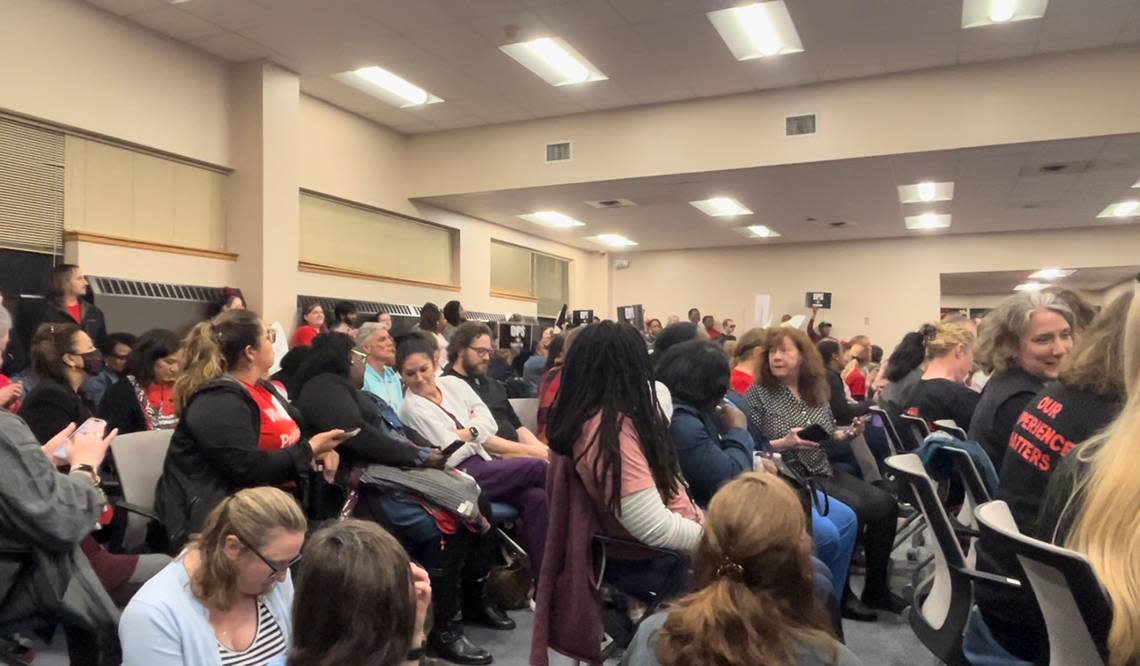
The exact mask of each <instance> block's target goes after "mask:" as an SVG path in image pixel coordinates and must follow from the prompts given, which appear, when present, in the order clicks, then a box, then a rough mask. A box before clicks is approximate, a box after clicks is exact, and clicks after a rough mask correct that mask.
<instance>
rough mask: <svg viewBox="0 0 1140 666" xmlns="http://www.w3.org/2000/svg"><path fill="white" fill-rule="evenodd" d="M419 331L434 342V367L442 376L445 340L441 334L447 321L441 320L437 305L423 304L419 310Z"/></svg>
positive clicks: (445, 362)
mask: <svg viewBox="0 0 1140 666" xmlns="http://www.w3.org/2000/svg"><path fill="white" fill-rule="evenodd" d="M419 329H420V330H421V331H424V332H425V333H427V334H428V335H430V336H431V337H432V339H434V340H435V345H436V352H435V365H436V368H437V369H438V370H439V373H440V374H443V369H444V368H445V367H446V366H447V338H445V337H443V332H444V331H445V330H447V320H446V319H444V318H443V313H442V312H440V310H439V306H438V305H436V304H435V303H424V306H423V307H422V308H420V323H419Z"/></svg>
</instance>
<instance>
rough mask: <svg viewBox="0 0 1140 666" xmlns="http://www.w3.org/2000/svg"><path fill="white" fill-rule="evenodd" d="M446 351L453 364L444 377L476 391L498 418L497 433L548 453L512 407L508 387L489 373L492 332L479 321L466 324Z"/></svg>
mask: <svg viewBox="0 0 1140 666" xmlns="http://www.w3.org/2000/svg"><path fill="white" fill-rule="evenodd" d="M447 351H448V360H449V361H450V363H449V365H448V366H447V368H446V369H445V370H444V371H443V374H444V375H452V376H454V377H458V378H460V379H462V380H463V381H465V382H467V384H468V385H469V386H470V387H471V388H472V389H473V390H474V391H475V393H476V395H478V396H479V399H481V400H482V401H483V402H484V403H485V404H486V405H487V408H488V409H490V410H491V415H492V416H494V417H495V423H497V424H498V426H499V431H498V432H497V433H496V434H497V435H498V436H499V437H502V438H503V439H505V440H508V441H510V442H518V443H519V444H524V445H527V446H528V447H535V448H534V449H533V450H535V451H541V450H545V449H546V446H545V445H544V444H542V442H540V441H538V437H535V435H534V433H532V432H531V431H530V430H528V429H527V428H524V427H523V425H522V421H520V420H519V417H518V415H517V414H515V410H514V408H513V407H511V402H510V399H509V397H508V395H507V389H506V387H505V386H503V383H502V382H500V381H499V380H497V379H495V378H494V377H491V376H490V375H489V374H488V370H489V368H490V367H491V356H492V355H493V354H494V353H495V348H494V346H493V345H492V344H491V329H490V328H488V327H487V325H486V324H482V323H479V322H474V321H469V322H466V323H463V324H461V325H460V326H459V327H458V328H456V329H455V335H453V336H452V337H451V342H450V343H449V344H448V348H447Z"/></svg>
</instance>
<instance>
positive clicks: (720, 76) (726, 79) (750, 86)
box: [683, 67, 814, 97]
mask: <svg viewBox="0 0 1140 666" xmlns="http://www.w3.org/2000/svg"><path fill="white" fill-rule="evenodd" d="M683 76H684V77H685V80H686V81H688V83H689V87H690V88H692V89H693V92H695V93H696V94H697V95H700V96H702V97H715V96H718V95H732V94H735V93H742V92H748V91H751V90H755V89H756V83H755V82H754V81H753V80H752V77H750V76H749V75H748V72H747V71H745V70H744V69H743V68H737V67H728V68H723V67H721V68H702V69H688V70H683ZM813 76H814V72H813Z"/></svg>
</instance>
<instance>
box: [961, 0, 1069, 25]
mask: <svg viewBox="0 0 1140 666" xmlns="http://www.w3.org/2000/svg"><path fill="white" fill-rule="evenodd" d="M1048 7H1049V0H964V1H963V2H962V27H963V28H979V27H981V26H984V25H1000V24H1004V23H1012V22H1014V21H1028V20H1030V19H1039V18H1041V17H1042V16H1044V15H1045V10H1046V9H1048Z"/></svg>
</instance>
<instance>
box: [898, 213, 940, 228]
mask: <svg viewBox="0 0 1140 666" xmlns="http://www.w3.org/2000/svg"><path fill="white" fill-rule="evenodd" d="M949 226H950V216H949V215H939V214H938V213H923V214H922V215H910V216H907V217H906V228H907V229H911V230H913V231H921V230H928V229H945V228H946V227H949Z"/></svg>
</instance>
